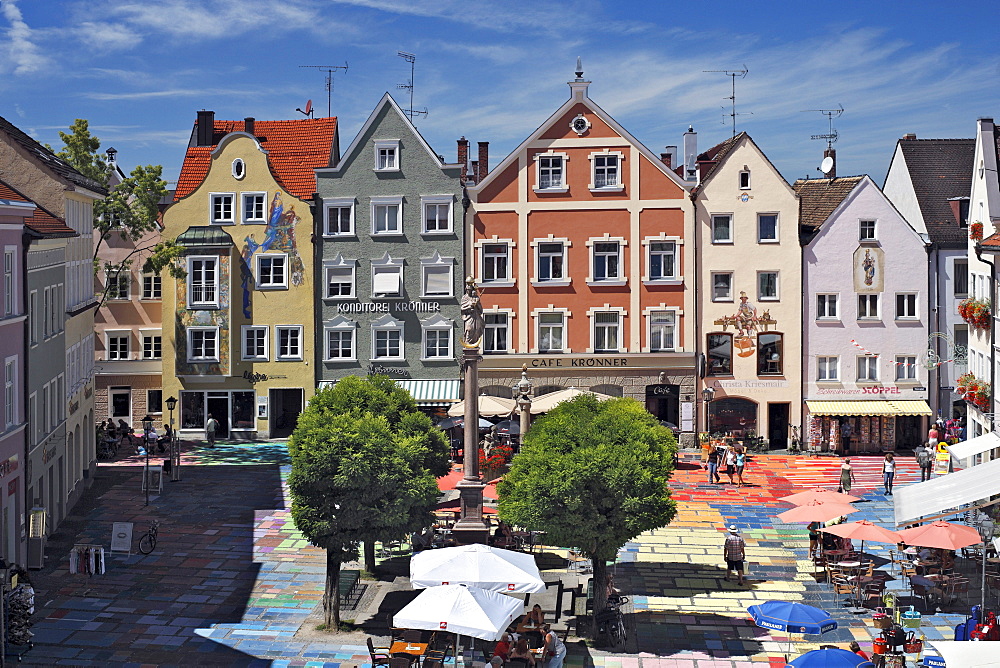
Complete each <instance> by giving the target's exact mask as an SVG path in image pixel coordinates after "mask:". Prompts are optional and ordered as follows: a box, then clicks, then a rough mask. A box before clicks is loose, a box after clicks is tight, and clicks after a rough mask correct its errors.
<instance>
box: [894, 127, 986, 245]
mask: <svg viewBox="0 0 1000 668" xmlns="http://www.w3.org/2000/svg"><path fill="white" fill-rule="evenodd" d="M899 148H900V150H901V151H902V153H903V158H904V160H905V161H906V170H907V172H908V173H909V175H910V182H911V183H912V184H913V192H914V193H915V194H916V196H917V203H918V204H919V205H920V214H921V215H922V216H923V219H924V225H925V226H926V227H927V235H928V236H929V237H930V239H931V241H933V242H935V243H943V244H949V245H952V244H957V245H960V246H965V245H966V244H967V243H968V240H967V234H968V233H967V232H966V230H965V229H964V228H962V227H960V226H959V223H958V221H957V220H955V214H954V213H952V208H951V204H950V203H949V202H948V200H949V199H952V198H955V197H968V196H969V193H970V192H971V190H972V169H973V164H972V163H973V161H974V160H975V155H974V154H975V149H976V140H975V139H900V140H899Z"/></svg>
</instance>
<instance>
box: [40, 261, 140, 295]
mask: <svg viewBox="0 0 1000 668" xmlns="http://www.w3.org/2000/svg"><path fill="white" fill-rule="evenodd" d="M112 276H114V278H112ZM112 283H113V284H114V286H113V287H112ZM104 284H105V285H106V286H107V287H108V301H112V302H127V301H129V299H131V297H132V276H131V274H130V273H129V271H128V269H127V268H123V269H121V271H119V272H118V273H117V274H115V273H114V272H107V271H106V272H104ZM123 289H124V294H123ZM53 298H54V297H53Z"/></svg>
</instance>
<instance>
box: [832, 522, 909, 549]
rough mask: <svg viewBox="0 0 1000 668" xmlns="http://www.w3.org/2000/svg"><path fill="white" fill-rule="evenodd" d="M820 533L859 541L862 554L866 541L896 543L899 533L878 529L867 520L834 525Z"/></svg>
mask: <svg viewBox="0 0 1000 668" xmlns="http://www.w3.org/2000/svg"><path fill="white" fill-rule="evenodd" d="M820 531H823V532H825V533H832V534H833V535H834V536H840V537H841V538H850V539H852V540H860V541H861V553H862V554H864V552H865V541H866V540H871V541H875V542H876V543H898V542H899V541H900V538H899V533H897V532H895V531H890V530H889V529H886V528H884V527H880V526H879V525H877V524H874V523H872V522H869V521H868V520H860V521H857V522H845V523H844V524H834V525H833V526H832V527H826V528H824V529H820Z"/></svg>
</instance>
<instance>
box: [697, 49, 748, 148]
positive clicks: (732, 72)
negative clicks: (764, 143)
mask: <svg viewBox="0 0 1000 668" xmlns="http://www.w3.org/2000/svg"><path fill="white" fill-rule="evenodd" d="M702 72H718V73H721V74H725V75H726V76H727V77H730V78H731V79H732V80H733V94H732V95H730V96H729V97H727V98H725V99H727V100H729V101H730V102H731V103H732V111H730V112H729V113H728V114H726V115H727V116H729V117H730V118H732V119H733V136H734V137H735V136H736V117H737V116H743V115H744V114H750V115H753V112H752V111H742V112H740V113H736V77H739V78H740V79H745V78H746V76H747V73H748V72H750V70H748V69H747V66H746V65H744V66H743V69H741V70H702ZM723 123H725V121H723Z"/></svg>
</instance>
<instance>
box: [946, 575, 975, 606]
mask: <svg viewBox="0 0 1000 668" xmlns="http://www.w3.org/2000/svg"><path fill="white" fill-rule="evenodd" d="M969 584H970V583H969V581H968V580H966V579H965V578H957V577H956V578H952V579H951V580H949V581H948V586H947V588H946V589H945V594H946V595H947V596H948V599H949V600H950V601H957V600H958V598H959V597H961V598H962V600H963V602H965V603H968V602H969Z"/></svg>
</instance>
